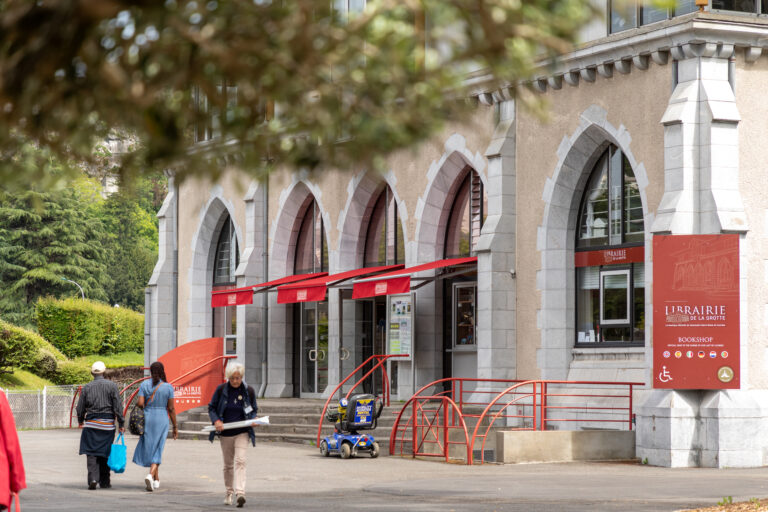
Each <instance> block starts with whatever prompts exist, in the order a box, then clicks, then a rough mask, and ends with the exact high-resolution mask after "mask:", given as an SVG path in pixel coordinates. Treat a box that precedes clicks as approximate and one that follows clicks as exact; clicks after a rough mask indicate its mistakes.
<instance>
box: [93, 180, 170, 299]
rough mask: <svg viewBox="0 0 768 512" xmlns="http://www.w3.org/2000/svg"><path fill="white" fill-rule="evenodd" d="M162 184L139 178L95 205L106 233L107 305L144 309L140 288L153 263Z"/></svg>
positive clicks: (148, 275)
mask: <svg viewBox="0 0 768 512" xmlns="http://www.w3.org/2000/svg"><path fill="white" fill-rule="evenodd" d="M164 193H165V187H164V186H162V181H160V180H158V177H157V176H150V177H147V178H139V179H137V180H136V182H134V183H133V187H132V191H129V190H125V189H123V188H121V189H120V191H119V192H117V193H115V194H112V195H111V196H109V197H108V198H107V199H106V200H105V201H104V202H103V203H101V204H100V205H99V209H98V216H99V218H100V219H101V221H102V223H103V225H104V228H105V230H106V232H107V236H106V240H105V249H107V251H108V253H109V256H108V258H107V259H106V261H105V265H106V268H107V274H108V275H109V277H110V280H109V283H108V284H107V286H106V291H107V296H108V298H109V303H110V304H113V305H114V304H119V305H120V306H123V307H129V308H131V309H133V310H136V311H143V310H144V287H145V286H146V285H147V282H149V278H150V277H151V276H152V270H153V269H154V267H155V263H156V262H157V242H158V233H157V217H156V216H155V213H156V212H157V209H159V208H158V207H156V206H155V205H156V203H157V200H158V199H160V200H162V197H163V195H164Z"/></svg>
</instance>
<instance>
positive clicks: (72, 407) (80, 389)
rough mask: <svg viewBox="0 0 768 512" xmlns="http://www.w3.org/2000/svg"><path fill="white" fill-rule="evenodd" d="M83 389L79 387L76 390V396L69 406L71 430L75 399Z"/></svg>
mask: <svg viewBox="0 0 768 512" xmlns="http://www.w3.org/2000/svg"><path fill="white" fill-rule="evenodd" d="M82 389H83V386H77V390H75V394H74V396H73V397H72V405H70V406H69V428H72V411H73V410H74V409H75V399H76V398H77V395H78V394H79V393H80V391H82Z"/></svg>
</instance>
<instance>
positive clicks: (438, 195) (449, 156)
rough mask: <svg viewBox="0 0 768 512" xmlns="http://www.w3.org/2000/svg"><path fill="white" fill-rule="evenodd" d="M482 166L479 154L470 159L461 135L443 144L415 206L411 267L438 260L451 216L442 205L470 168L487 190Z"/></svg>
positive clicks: (486, 181)
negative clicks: (414, 245) (414, 248)
mask: <svg viewBox="0 0 768 512" xmlns="http://www.w3.org/2000/svg"><path fill="white" fill-rule="evenodd" d="M486 165H487V164H486V160H485V157H484V156H482V155H481V154H480V153H475V154H474V155H473V154H472V153H471V151H469V150H468V149H467V147H466V140H465V139H464V137H462V136H461V135H458V134H456V135H453V136H451V137H450V138H449V139H448V140H447V141H446V143H445V152H444V153H443V155H442V156H441V157H440V159H439V160H435V161H433V162H432V165H430V167H429V171H428V172H427V179H428V184H427V188H426V190H425V192H424V195H423V196H421V197H420V198H419V201H418V203H417V205H416V218H417V219H418V220H419V221H418V225H417V227H416V237H415V241H416V254H415V255H413V256H414V260H415V261H413V263H417V262H419V263H423V262H426V261H430V260H434V259H439V258H442V256H443V247H444V245H445V228H446V225H447V224H448V217H449V216H450V213H451V209H450V208H446V205H447V204H448V203H449V201H450V200H451V198H452V197H453V194H455V192H456V188H457V187H458V186H459V185H460V183H459V180H458V178H459V177H460V176H461V175H462V174H463V172H464V171H465V169H466V168H467V167H471V168H472V169H474V170H475V171H476V172H477V174H478V175H479V176H480V179H481V180H482V182H483V185H484V186H486V187H487V186H488V179H487V177H486V176H485V170H486Z"/></svg>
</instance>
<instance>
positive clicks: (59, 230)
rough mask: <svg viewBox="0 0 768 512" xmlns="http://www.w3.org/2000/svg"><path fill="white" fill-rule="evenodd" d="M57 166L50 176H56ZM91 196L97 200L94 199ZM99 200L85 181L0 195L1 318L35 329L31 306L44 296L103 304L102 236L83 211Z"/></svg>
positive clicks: (96, 222) (98, 225)
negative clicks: (43, 189) (93, 300)
mask: <svg viewBox="0 0 768 512" xmlns="http://www.w3.org/2000/svg"><path fill="white" fill-rule="evenodd" d="M56 169H57V168H56V167H55V165H52V166H51V167H49V169H48V170H49V171H50V172H51V173H52V174H53V175H55V174H56V173H57V170H56ZM94 194H95V195H94ZM93 197H98V194H96V193H95V192H94V190H93V188H92V183H90V182H88V180H80V181H78V182H76V183H75V184H74V185H72V186H70V187H69V188H66V189H61V190H48V191H41V190H39V187H37V186H35V185H31V186H30V187H29V189H28V190H26V191H23V192H19V193H16V194H7V193H6V194H2V195H0V286H1V287H2V289H3V293H2V294H0V317H2V318H3V319H4V320H6V321H9V322H11V323H13V324H16V325H19V326H32V325H34V308H35V303H36V302H37V300H38V299H39V298H40V297H44V296H47V295H54V296H58V297H62V296H80V291H79V289H78V288H77V287H75V285H73V284H72V283H69V282H67V281H64V280H62V278H64V277H65V278H67V279H71V280H72V281H75V282H77V283H78V284H79V285H80V286H82V288H83V291H84V293H85V294H86V296H87V297H89V298H93V299H98V300H105V299H106V298H107V295H106V293H105V288H104V285H105V283H107V282H108V276H107V275H106V272H105V270H106V267H105V265H104V263H103V261H104V257H105V253H104V248H103V245H104V243H103V242H104V240H105V237H106V233H105V231H104V227H103V225H102V223H101V221H100V220H99V219H97V218H94V217H93V216H90V215H88V214H87V208H86V207H85V206H84V205H86V204H87V202H88V201H89V200H93Z"/></svg>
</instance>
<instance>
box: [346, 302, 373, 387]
mask: <svg viewBox="0 0 768 512" xmlns="http://www.w3.org/2000/svg"><path fill="white" fill-rule="evenodd" d="M341 298H342V300H341V308H342V309H341V325H342V335H341V347H340V353H339V358H340V359H341V365H340V366H341V380H344V379H345V378H346V377H348V376H349V374H351V373H352V372H353V371H354V370H355V368H357V367H358V366H360V364H362V362H363V361H365V360H366V359H367V358H368V357H370V355H371V354H372V353H373V301H372V300H366V299H359V300H356V299H352V290H347V289H343V290H341ZM364 374H365V373H364V372H358V374H357V375H356V376H354V377H352V378H351V379H349V380H348V381H347V383H346V384H345V385H344V386H343V389H342V391H343V392H344V393H346V392H347V391H349V389H350V388H351V387H352V386H353V385H354V384H355V382H357V379H359V378H360V377H362V376H363V375H364ZM356 391H358V392H361V393H362V392H363V391H364V390H363V388H356Z"/></svg>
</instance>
